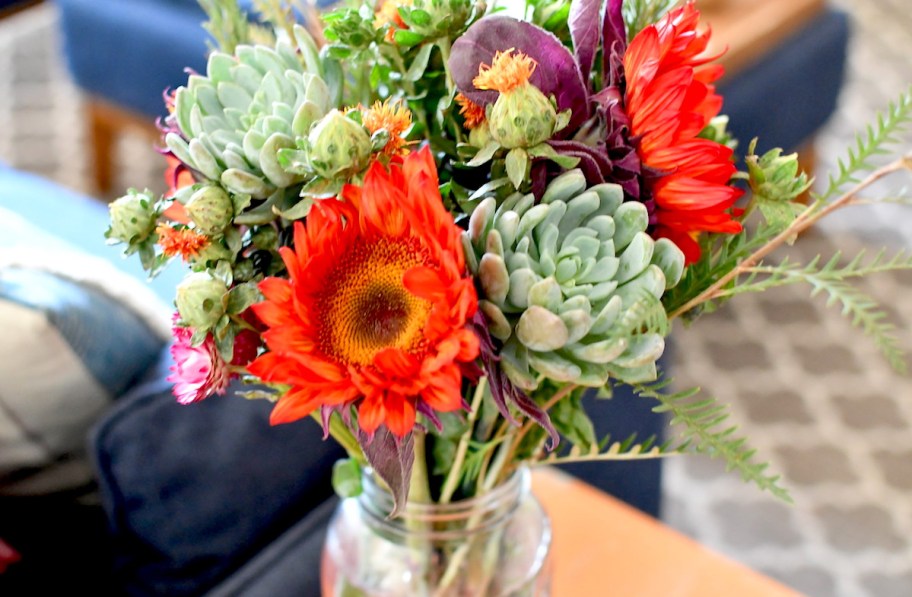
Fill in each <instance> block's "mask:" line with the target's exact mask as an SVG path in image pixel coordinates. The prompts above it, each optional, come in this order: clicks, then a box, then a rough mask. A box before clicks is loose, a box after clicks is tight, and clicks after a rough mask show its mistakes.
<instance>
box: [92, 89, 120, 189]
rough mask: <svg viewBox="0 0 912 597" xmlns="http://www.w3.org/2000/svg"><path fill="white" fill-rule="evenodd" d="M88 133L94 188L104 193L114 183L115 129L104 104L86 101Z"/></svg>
mask: <svg viewBox="0 0 912 597" xmlns="http://www.w3.org/2000/svg"><path fill="white" fill-rule="evenodd" d="M88 113H89V114H88V116H89V134H90V143H91V144H92V178H93V180H94V182H95V190H96V191H97V192H98V193H100V194H102V195H105V194H107V193H108V192H109V191H110V190H111V187H112V186H113V185H114V144H115V143H116V141H117V139H116V130H115V127H114V125H113V124H112V123H111V122H110V119H109V118H108V117H107V113H106V110H105V108H104V106H102V105H100V104H99V103H97V102H94V101H90V102H89V103H88Z"/></svg>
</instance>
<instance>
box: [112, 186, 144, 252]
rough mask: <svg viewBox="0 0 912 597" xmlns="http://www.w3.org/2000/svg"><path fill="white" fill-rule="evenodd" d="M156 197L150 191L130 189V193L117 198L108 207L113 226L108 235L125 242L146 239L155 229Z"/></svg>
mask: <svg viewBox="0 0 912 597" xmlns="http://www.w3.org/2000/svg"><path fill="white" fill-rule="evenodd" d="M154 204H155V199H154V198H153V197H152V193H151V192H149V191H143V192H142V193H140V192H139V191H137V190H135V189H130V190H129V191H128V194H126V195H124V196H123V197H120V198H119V199H117V200H115V201H114V202H113V203H111V205H110V206H109V207H108V210H109V211H110V214H111V227H110V228H108V232H107V237H108V238H110V239H114V240H118V241H121V242H125V243H138V242H142V241H144V240H146V238H148V237H149V235H150V234H152V231H153V230H154V229H155V219H156V218H155V208H154V207H153V206H154Z"/></svg>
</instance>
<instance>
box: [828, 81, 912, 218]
mask: <svg viewBox="0 0 912 597" xmlns="http://www.w3.org/2000/svg"><path fill="white" fill-rule="evenodd" d="M910 122H912V87H910V88H909V89H907V90H906V92H905V93H903V94H901V95H900V96H899V98H898V99H897V100H896V101H895V102H891V103H890V104H889V106H887V109H886V110H885V111H884V112H882V113H879V114H878V115H877V121H876V123H875V124H874V125H868V126H867V127H866V131H865V133H864V134H858V135H857V136H856V137H855V147H854V148H851V147H850V148H849V150H848V155H847V156H846V159H845V161H844V160H842V159H840V160H839V161H838V162H837V164H838V167H839V173H838V174H837V175H835V176H834V175H832V174H831V175H830V176H829V184H828V186H827V190H826V191H825V192H824V193H823V194H822V195H820V199H821V200H823V201H829V200H830V199H833V198H834V197H836V196H837V195H838V194H839V193H840V192H841V191H842V190H843V187H845V185H847V184H849V183H853V182H857V181H858V176H857V175H858V174H859V173H860V172H863V171H866V170H872V169H873V168H874V167H873V165H872V164H871V162H870V159H871V158H872V157H874V156H875V155H882V154H884V153H886V149H885V148H886V146H887V145H889V144H892V143H898V139H897V138H896V137H895V135H896V133H899V132H901V131H902V130H903V128H904V127H905V126H906V125H907V124H909V123H910Z"/></svg>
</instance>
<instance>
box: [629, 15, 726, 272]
mask: <svg viewBox="0 0 912 597" xmlns="http://www.w3.org/2000/svg"><path fill="white" fill-rule="evenodd" d="M699 16H700V15H699V12H698V11H697V9H696V8H695V6H694V4H693V3H692V2H688V3H687V4H684V5H682V6H680V7H679V8H676V9H674V10H672V11H669V12H668V13H667V14H666V15H665V16H664V17H663V18H662V19H661V20H660V21H659V22H658V23H656V24H654V25H651V26H649V27H646V28H645V29H643V30H642V31H641V32H640V33H639V34H637V35H636V37H634V38H633V40H632V41H631V42H630V46H629V47H628V48H627V52H626V53H625V55H624V74H625V77H626V81H627V90H626V94H625V104H626V112H627V114H628V116H629V117H630V129H631V134H632V135H633V137H634V138H635V139H637V140H638V146H637V153H638V154H639V156H640V160H641V161H642V163H643V164H644V165H645V166H646V167H647V169H648V170H651V171H653V172H655V173H657V174H656V175H655V176H652V177H649V180H647V186H648V189H649V190H650V191H651V193H652V196H653V199H654V200H655V204H656V211H655V214H654V219H655V223H656V229H655V235H656V236H658V237H667V238H669V239H670V240H672V241H673V242H674V243H675V244H677V245H678V246H679V247H680V248H681V250H683V251H684V254H685V256H686V258H687V261H688V263H692V262H694V261H696V260H697V259H699V257H700V246H699V244H698V243H697V240H696V239H697V237H698V235H699V233H700V232H720V233H729V234H736V233H738V232H740V231H741V224H740V223H739V222H738V221H736V220H734V219H732V208H733V206H734V203H735V201H737V199H738V198H739V197H740V196H741V194H742V191H740V190H739V189H736V188H734V187H731V186H729V185H728V183H729V181H730V179H731V177H732V175H733V174H734V173H735V171H736V168H735V165H734V163H733V161H732V150H731V148H729V147H726V146H725V145H722V144H720V143H716V142H715V141H710V140H708V139H701V138H699V137H698V135H699V133H700V131H702V130H703V129H704V128H705V127H706V125H708V124H709V122H710V120H711V119H712V118H713V117H715V116H716V115H717V114H718V113H719V110H720V109H721V108H722V97H721V96H719V95H718V94H716V93H715V86H714V85H713V83H714V82H715V81H716V80H718V79H719V77H721V76H722V74H723V68H722V66H721V65H708V64H707V63H708V62H710V61H712V60H714V59H715V58H716V57H714V56H706V54H705V50H706V46H707V44H708V42H709V36H710V32H709V30H706V31H703V32H698V31H697V24H698V20H699Z"/></svg>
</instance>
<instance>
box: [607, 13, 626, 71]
mask: <svg viewBox="0 0 912 597" xmlns="http://www.w3.org/2000/svg"><path fill="white" fill-rule="evenodd" d="M623 4H624V0H608V5H607V6H606V7H605V21H604V23H603V24H602V56H603V58H602V59H603V61H604V66H603V68H604V78H603V80H604V81H606V82H608V81H609V77H608V74H609V73H610V72H611V57H612V55H618V56H623V55H624V50H626V49H627V29H626V27H625V25H624V15H623V14H622V13H621V6H622V5H623ZM612 83H613V81H612Z"/></svg>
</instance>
